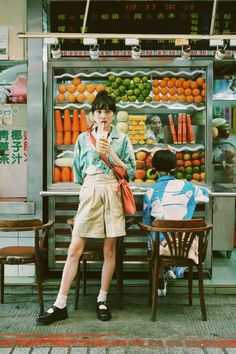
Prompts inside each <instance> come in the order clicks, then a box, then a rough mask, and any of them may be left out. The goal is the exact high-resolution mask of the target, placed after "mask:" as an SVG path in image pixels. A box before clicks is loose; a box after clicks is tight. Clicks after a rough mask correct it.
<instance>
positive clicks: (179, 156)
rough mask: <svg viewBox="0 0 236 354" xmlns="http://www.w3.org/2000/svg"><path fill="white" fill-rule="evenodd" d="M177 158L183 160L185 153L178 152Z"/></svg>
mask: <svg viewBox="0 0 236 354" xmlns="http://www.w3.org/2000/svg"><path fill="white" fill-rule="evenodd" d="M175 156H176V159H177V160H179V159H182V158H183V153H182V152H177V153H176V155H175Z"/></svg>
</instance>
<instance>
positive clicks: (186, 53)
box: [181, 45, 191, 60]
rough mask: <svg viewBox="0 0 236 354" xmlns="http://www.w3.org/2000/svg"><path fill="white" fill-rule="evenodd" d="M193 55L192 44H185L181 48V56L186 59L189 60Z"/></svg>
mask: <svg viewBox="0 0 236 354" xmlns="http://www.w3.org/2000/svg"><path fill="white" fill-rule="evenodd" d="M190 55H191V47H190V45H183V46H182V50H181V58H182V59H185V60H189V59H190Z"/></svg>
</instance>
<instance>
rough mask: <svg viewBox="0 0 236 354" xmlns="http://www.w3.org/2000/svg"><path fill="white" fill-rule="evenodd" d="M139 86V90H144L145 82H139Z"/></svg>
mask: <svg viewBox="0 0 236 354" xmlns="http://www.w3.org/2000/svg"><path fill="white" fill-rule="evenodd" d="M138 88H139V90H141V91H143V90H145V85H144V84H143V83H141V84H138Z"/></svg>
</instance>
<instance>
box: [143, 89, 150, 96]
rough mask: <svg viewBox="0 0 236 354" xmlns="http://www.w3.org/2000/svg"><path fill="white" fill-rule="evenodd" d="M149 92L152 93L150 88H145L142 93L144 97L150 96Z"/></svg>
mask: <svg viewBox="0 0 236 354" xmlns="http://www.w3.org/2000/svg"><path fill="white" fill-rule="evenodd" d="M149 93H150V90H148V89H145V90H143V92H142V95H143V96H144V97H147V96H149Z"/></svg>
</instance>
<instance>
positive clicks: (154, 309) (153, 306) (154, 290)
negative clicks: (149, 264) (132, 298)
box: [151, 258, 159, 321]
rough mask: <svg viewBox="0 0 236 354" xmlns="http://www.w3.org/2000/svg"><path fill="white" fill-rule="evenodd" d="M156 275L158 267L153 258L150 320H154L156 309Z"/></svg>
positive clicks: (157, 274) (157, 275)
mask: <svg viewBox="0 0 236 354" xmlns="http://www.w3.org/2000/svg"><path fill="white" fill-rule="evenodd" d="M158 277H159V267H158V261H157V259H156V258H155V259H154V263H153V273H152V316H151V321H156V311H157V302H158V299H157V287H158Z"/></svg>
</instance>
